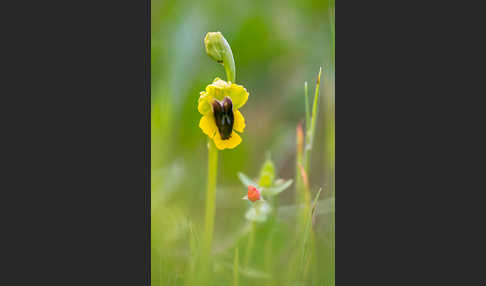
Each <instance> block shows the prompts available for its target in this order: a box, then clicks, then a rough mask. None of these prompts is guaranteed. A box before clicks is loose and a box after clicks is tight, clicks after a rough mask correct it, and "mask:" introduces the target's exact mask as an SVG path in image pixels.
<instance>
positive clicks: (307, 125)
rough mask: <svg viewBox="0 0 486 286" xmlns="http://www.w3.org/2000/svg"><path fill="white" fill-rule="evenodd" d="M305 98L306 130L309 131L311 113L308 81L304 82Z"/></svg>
mask: <svg viewBox="0 0 486 286" xmlns="http://www.w3.org/2000/svg"><path fill="white" fill-rule="evenodd" d="M304 97H305V130H309V123H310V112H309V92H308V88H307V81H306V82H304Z"/></svg>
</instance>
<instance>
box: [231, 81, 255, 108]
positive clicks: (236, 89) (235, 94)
mask: <svg viewBox="0 0 486 286" xmlns="http://www.w3.org/2000/svg"><path fill="white" fill-rule="evenodd" d="M228 96H229V97H230V98H231V101H232V102H233V107H234V108H240V107H242V106H243V105H245V103H246V101H247V100H248V96H250V94H249V93H248V91H246V89H245V88H244V87H243V86H242V85H238V84H234V83H233V84H231V88H230V89H229V95H228Z"/></svg>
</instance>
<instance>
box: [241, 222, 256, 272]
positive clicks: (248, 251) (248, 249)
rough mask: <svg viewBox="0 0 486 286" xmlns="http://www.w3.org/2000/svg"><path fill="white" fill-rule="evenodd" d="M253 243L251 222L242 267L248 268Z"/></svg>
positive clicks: (253, 224) (253, 229) (253, 235)
mask: <svg viewBox="0 0 486 286" xmlns="http://www.w3.org/2000/svg"><path fill="white" fill-rule="evenodd" d="M254 241H255V223H254V222H251V230H250V233H249V234H248V241H247V245H246V252H245V263H244V267H245V268H248V263H249V262H250V257H251V251H252V249H253V242H254Z"/></svg>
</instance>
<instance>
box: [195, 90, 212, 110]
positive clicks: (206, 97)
mask: <svg viewBox="0 0 486 286" xmlns="http://www.w3.org/2000/svg"><path fill="white" fill-rule="evenodd" d="M212 100H213V97H212V96H211V94H208V93H206V92H204V91H203V92H201V95H200V96H199V100H198V105H197V110H198V111H199V113H201V114H202V115H207V114H212V113H213V107H212V106H211V101H212Z"/></svg>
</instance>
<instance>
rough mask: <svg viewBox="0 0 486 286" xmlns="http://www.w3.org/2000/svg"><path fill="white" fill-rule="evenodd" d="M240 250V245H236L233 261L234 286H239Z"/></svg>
mask: <svg viewBox="0 0 486 286" xmlns="http://www.w3.org/2000/svg"><path fill="white" fill-rule="evenodd" d="M238 252H239V250H238V245H236V247H235V255H234V256H235V257H234V261H233V285H234V286H238V276H239V272H240V270H239V263H240V262H239V260H240V258H239V254H238Z"/></svg>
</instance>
